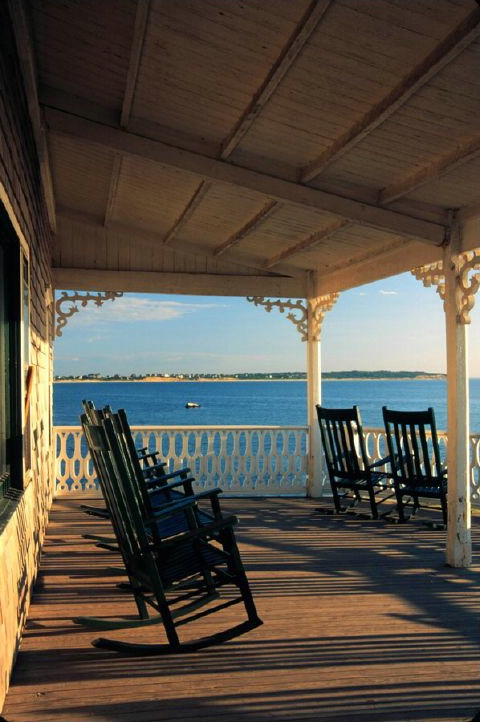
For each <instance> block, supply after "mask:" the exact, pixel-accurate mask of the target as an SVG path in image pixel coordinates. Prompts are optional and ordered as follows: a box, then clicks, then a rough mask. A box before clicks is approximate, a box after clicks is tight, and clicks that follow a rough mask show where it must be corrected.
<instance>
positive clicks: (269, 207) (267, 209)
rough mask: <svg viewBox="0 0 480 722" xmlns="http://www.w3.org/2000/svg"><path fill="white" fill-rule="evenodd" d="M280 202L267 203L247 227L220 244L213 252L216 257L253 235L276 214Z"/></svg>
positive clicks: (248, 222)
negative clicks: (264, 222) (250, 234)
mask: <svg viewBox="0 0 480 722" xmlns="http://www.w3.org/2000/svg"><path fill="white" fill-rule="evenodd" d="M278 206H279V204H278V202H277V201H272V200H270V201H267V203H266V204H265V205H264V207H263V208H262V209H261V211H259V212H258V213H257V214H256V215H255V216H254V217H253V218H251V219H250V220H249V221H247V223H245V225H244V226H243V227H242V228H240V229H239V230H238V231H236V233H234V234H233V235H231V236H230V238H228V239H227V240H226V241H225V242H224V243H222V244H220V245H219V246H217V248H215V250H214V251H213V255H214V256H221V255H222V253H225V251H228V249H229V248H232V247H233V246H235V245H236V244H237V243H240V241H241V240H242V238H245V236H247V235H248V234H249V233H251V232H252V231H253V230H254V229H255V228H257V227H258V226H259V225H260V224H261V223H263V221H265V220H266V219H267V218H268V217H269V216H271V215H272V213H274V211H276V210H277V209H278Z"/></svg>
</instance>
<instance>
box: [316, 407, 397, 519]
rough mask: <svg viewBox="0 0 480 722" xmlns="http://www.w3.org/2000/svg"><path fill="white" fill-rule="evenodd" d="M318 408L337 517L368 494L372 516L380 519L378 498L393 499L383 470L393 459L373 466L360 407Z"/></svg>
mask: <svg viewBox="0 0 480 722" xmlns="http://www.w3.org/2000/svg"><path fill="white" fill-rule="evenodd" d="M316 408H317V415H318V423H319V425H320V433H321V437H322V445H323V450H324V454H325V461H326V464H327V470H328V476H329V480H330V486H331V489H332V494H333V502H334V505H335V511H336V512H337V514H339V513H341V512H344V511H347V510H348V509H350V508H351V507H353V506H354V505H355V504H357V503H358V502H360V501H361V500H362V498H363V497H364V496H365V495H366V498H367V499H368V501H369V503H370V509H371V514H372V517H373V518H374V519H378V508H377V506H378V503H379V502H378V501H377V496H378V495H379V494H382V495H383V498H382V499H381V501H385V500H386V499H387V498H391V496H393V494H391V493H390V494H385V492H388V490H389V486H388V479H389V474H388V473H387V471H386V470H384V469H383V470H379V467H384V466H385V464H387V463H388V461H389V459H388V458H385V459H379V460H378V461H376V462H375V463H374V464H371V463H370V461H369V459H368V457H367V452H366V448H365V437H364V433H363V429H362V422H361V419H360V412H359V409H358V406H353V407H352V408H347V409H327V408H325V407H324V406H320V405H317V407H316Z"/></svg>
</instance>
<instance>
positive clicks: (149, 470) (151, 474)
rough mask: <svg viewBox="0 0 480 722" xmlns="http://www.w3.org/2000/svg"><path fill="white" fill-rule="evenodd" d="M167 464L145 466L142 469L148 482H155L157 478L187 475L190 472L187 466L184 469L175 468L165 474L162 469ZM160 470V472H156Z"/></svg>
mask: <svg viewBox="0 0 480 722" xmlns="http://www.w3.org/2000/svg"><path fill="white" fill-rule="evenodd" d="M164 466H166V464H155V465H154V466H145V467H144V468H143V469H142V472H143V475H144V476H145V479H146V481H147V483H155V482H156V481H157V480H159V481H164V480H165V479H174V478H175V477H176V476H180V477H186V476H187V475H188V474H189V473H190V469H189V468H188V467H187V466H185V467H184V468H183V469H175V470H174V471H170V472H167V473H166V474H164V473H163V472H162V470H161V468H162V467H164ZM157 471H160V473H159V474H157V473H156V472H157Z"/></svg>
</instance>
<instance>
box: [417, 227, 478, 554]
mask: <svg viewBox="0 0 480 722" xmlns="http://www.w3.org/2000/svg"><path fill="white" fill-rule="evenodd" d="M450 230H451V234H450V243H449V244H448V245H447V246H446V247H445V248H444V252H443V260H442V261H441V262H439V263H436V264H432V265H430V266H423V267H421V268H417V269H414V271H413V273H414V275H415V276H416V277H417V278H418V279H421V280H422V281H423V283H424V285H426V286H431V285H436V286H437V291H438V293H439V295H440V297H441V298H442V299H443V302H444V310H445V330H446V346H447V419H448V420H447V432H448V451H447V467H448V527H447V549H446V561H447V564H449V565H450V566H452V567H469V566H470V565H471V563H472V539H471V505H470V429H469V423H470V421H469V418H470V408H469V407H470V399H469V372H468V328H469V324H470V316H469V312H470V311H471V309H472V308H473V304H474V298H475V293H476V292H477V290H478V288H479V285H480V284H479V275H478V274H473V275H472V271H474V270H479V269H480V251H479V250H475V251H467V252H465V253H461V252H460V249H461V235H460V230H459V227H458V226H457V225H456V224H454V225H453V226H452V228H451V229H450Z"/></svg>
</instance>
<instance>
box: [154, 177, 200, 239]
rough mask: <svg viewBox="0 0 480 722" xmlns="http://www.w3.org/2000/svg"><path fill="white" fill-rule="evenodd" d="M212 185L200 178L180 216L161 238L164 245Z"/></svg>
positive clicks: (189, 215)
mask: <svg viewBox="0 0 480 722" xmlns="http://www.w3.org/2000/svg"><path fill="white" fill-rule="evenodd" d="M211 187H212V184H211V183H207V182H206V181H204V180H202V181H200V183H199V185H198V187H197V189H196V191H195V192H194V194H193V195H192V197H191V198H190V200H189V202H188V203H187V205H186V206H185V208H184V209H183V211H182V213H181V214H180V216H179V217H178V218H177V219H176V221H175V222H174V224H173V226H172V227H171V229H170V230H169V231H168V233H167V235H166V236H165V238H164V239H163V244H164V245H165V246H168V245H169V244H170V243H171V242H172V241H173V240H174V238H175V236H176V235H177V233H178V232H179V231H180V229H181V228H182V226H184V225H185V223H186V222H187V221H188V219H189V218H190V217H191V216H192V215H193V212H194V211H195V209H196V208H197V207H198V206H199V205H200V203H201V201H202V200H203V198H204V197H205V196H206V194H207V193H208V191H209V190H210V188H211Z"/></svg>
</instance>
